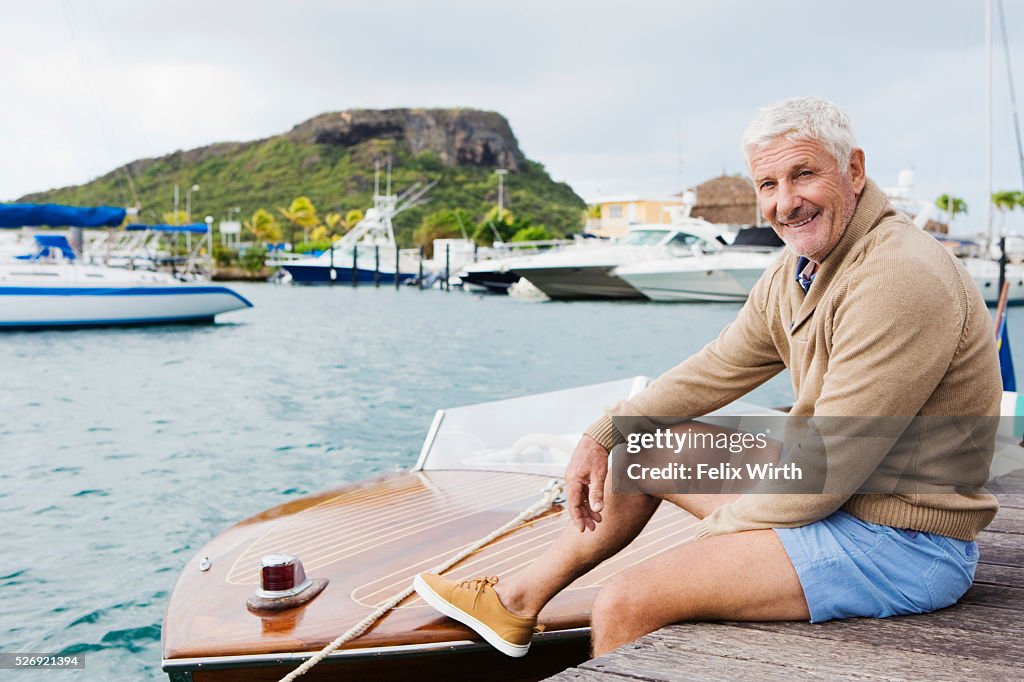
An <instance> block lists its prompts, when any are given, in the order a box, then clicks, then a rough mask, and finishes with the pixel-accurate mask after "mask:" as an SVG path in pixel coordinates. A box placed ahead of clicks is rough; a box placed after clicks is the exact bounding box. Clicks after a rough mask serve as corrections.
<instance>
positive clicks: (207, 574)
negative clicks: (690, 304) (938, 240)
mask: <svg viewBox="0 0 1024 682" xmlns="http://www.w3.org/2000/svg"><path fill="white" fill-rule="evenodd" d="M646 384H647V379H646V378H645V377H633V378H628V379H622V380H618V381H611V382H605V383H600V384H594V385H590V386H584V387H580V388H575V389H568V390H561V391H555V392H551V393H543V394H539V395H532V396H524V397H520V398H513V399H509V400H497V401H492V402H487V403H482V404H476V405H469V406H465V407H458V408H454V409H445V410H439V411H438V412H437V414H436V415H435V417H434V420H433V423H432V425H431V426H430V429H429V431H428V433H427V436H426V439H425V441H424V443H423V447H422V449H421V452H420V456H419V459H418V461H417V463H416V465H415V466H414V467H413V468H412V469H411V470H410V471H406V472H400V473H393V474H389V475H385V476H381V477H379V478H376V479H373V480H369V481H362V482H358V483H352V484H349V485H345V486H342V487H338V488H335V489H333V490H328V491H326V492H322V493H317V494H313V495H310V496H308V497H304V498H301V499H297V500H294V501H290V502H287V503H285V504H282V505H280V506H278V507H275V508H273V509H268V510H266V511H264V512H261V513H259V514H257V515H256V516H253V517H252V518H249V519H247V520H245V521H242V522H241V523H239V524H237V525H236V526H234V527H232V528H230V529H228V530H227V531H225V532H223V533H222V534H221V535H219V536H217V537H215V538H214V539H213V540H212V541H211V542H210V543H209V544H207V545H206V546H205V547H203V548H202V549H201V550H200V551H199V552H198V553H197V554H196V555H195V557H193V558H192V559H191V560H190V561H189V562H188V563H187V564H186V565H185V567H184V569H183V570H182V572H181V575H180V577H179V578H178V581H177V583H176V585H175V587H174V589H173V592H172V594H171V596H170V598H169V602H168V606H167V611H166V616H165V619H164V625H163V628H162V640H163V670H164V671H165V672H167V673H168V674H169V675H170V678H171V679H172V680H181V679H192V680H194V681H198V680H206V681H207V682H215V681H217V680H234V679H240V677H239V676H241V677H244V678H245V679H246V680H277V679H280V678H281V677H282V676H283V675H285V674H286V673H288V672H289V671H290V670H292V669H293V668H295V667H296V666H297V665H299V664H300V663H302V662H303V661H305V660H307V659H309V658H310V657H311V656H313V655H314V654H315V653H316V652H318V651H319V650H321V649H322V648H323V647H324V646H325V645H327V644H328V643H330V642H331V641H332V640H334V639H335V638H336V637H337V636H338V635H340V634H342V633H344V632H345V631H346V630H348V629H349V628H351V627H352V626H353V625H355V624H357V623H359V622H360V621H361V620H362V619H364V618H365V617H367V615H368V614H371V613H372V612H373V611H374V610H375V609H376V608H377V607H378V606H380V605H381V604H382V603H385V602H386V601H388V600H389V598H391V597H392V596H393V595H396V594H400V593H401V592H402V591H403V589H405V588H407V587H408V586H409V585H410V584H411V582H412V579H413V577H414V576H415V575H417V574H418V573H420V572H423V571H429V570H431V569H432V568H434V567H436V566H438V565H439V564H441V563H442V562H444V560H445V559H446V558H448V557H450V556H452V555H454V554H456V553H457V552H459V550H460V549H463V548H465V547H467V545H470V544H471V543H473V541H475V540H477V539H479V538H481V537H482V536H486V535H488V534H489V533H491V532H493V531H494V530H495V529H499V528H500V527H501V526H502V525H503V524H506V523H507V522H509V521H510V520H512V521H514V520H515V519H516V518H517V514H519V513H520V512H522V511H523V510H524V509H525V508H528V507H529V506H531V505H533V504H534V503H535V502H536V501H537V500H539V499H541V498H542V496H543V494H544V491H545V490H546V489H547V488H548V487H549V485H550V484H551V483H552V482H553V481H558V480H559V479H560V478H561V477H562V476H563V475H564V470H565V466H566V464H567V463H568V461H569V458H570V456H571V453H572V451H573V449H574V447H575V443H576V441H577V440H578V438H579V435H580V434H581V433H582V431H583V430H584V429H585V428H586V427H587V426H588V423H589V422H590V421H591V420H592V418H593V417H594V415H595V414H600V411H601V409H602V407H603V406H604V405H607V404H608V403H610V402H614V401H616V400H618V399H622V398H626V397H628V396H630V395H633V394H635V393H636V392H637V391H639V390H641V389H642V388H643V387H644V386H646ZM758 409H759V408H758ZM510 414H514V415H515V419H509V418H508V415H510ZM670 506H671V505H663V506H662V508H661V509H659V511H658V512H657V513H656V514H655V516H654V518H653V520H652V521H651V522H650V523H649V524H648V526H647V528H646V529H645V530H644V532H643V533H642V534H641V535H640V536H639V537H638V538H637V539H636V540H634V542H633V543H632V544H631V545H630V546H629V547H627V548H626V549H625V550H624V551H623V552H621V553H620V554H618V555H617V556H615V557H613V558H612V559H609V560H608V561H606V562H605V563H603V564H602V565H601V566H600V567H599V568H597V569H596V570H594V571H592V572H591V573H589V574H588V575H586V576H584V577H583V578H581V579H579V580H578V581H576V582H575V583H573V584H572V585H571V586H570V587H569V588H568V589H567V590H565V591H564V592H562V593H561V594H560V595H559V596H558V597H556V598H555V599H554V600H553V601H552V602H551V603H550V604H549V605H548V606H547V607H546V608H545V609H544V611H543V612H542V613H541V615H540V623H541V624H542V625H543V626H544V629H543V632H541V633H540V634H538V635H536V638H535V640H534V644H533V649H532V650H531V652H530V655H529V656H527V657H525V658H522V659H508V658H506V657H504V656H503V655H501V654H499V653H497V652H496V651H494V650H492V649H491V648H490V647H489V646H488V645H486V644H485V643H484V642H483V641H482V640H480V638H479V637H478V636H476V635H475V634H474V633H473V632H472V631H470V630H469V629H467V628H465V627H464V626H462V625H461V624H459V623H456V622H454V621H452V620H449V619H447V618H445V617H443V616H441V615H440V614H438V613H437V612H436V611H434V610H433V609H431V608H430V607H429V606H427V605H426V603H424V602H423V601H422V600H421V599H420V598H419V597H418V596H416V595H410V596H409V597H408V598H405V599H404V600H402V601H401V602H400V603H399V604H398V606H397V608H394V609H393V610H391V611H389V612H387V614H386V615H384V617H383V618H381V619H380V620H378V621H376V623H375V624H374V625H373V626H372V627H371V628H370V629H369V630H368V631H366V632H365V633H364V634H362V635H360V636H358V637H356V638H355V639H353V640H352V641H349V642H347V643H345V644H343V645H342V646H341V647H340V648H339V649H338V650H337V651H335V652H333V653H331V654H330V655H329V656H328V657H327V658H326V659H325V660H324V661H323V662H322V663H320V664H319V665H318V666H317V667H314V668H313V669H312V670H311V671H310V672H308V673H306V674H305V675H304V676H303V677H302V679H324V680H326V679H339V678H344V679H413V678H416V679H469V678H468V677H466V675H465V670H467V669H475V670H483V669H486V670H487V671H488V672H487V677H488V679H491V678H494V679H510V678H511V679H540V678H541V677H546V676H548V675H551V674H554V673H555V672H557V671H559V670H562V669H564V668H566V667H568V666H570V665H575V664H576V663H578V662H580V661H582V660H584V659H586V658H587V651H588V647H589V624H590V607H591V604H592V602H593V599H594V596H595V595H596V593H597V590H598V588H599V587H600V586H601V585H602V584H603V583H604V582H605V581H607V580H608V579H609V578H611V577H612V576H613V575H614V574H615V573H616V572H617V571H619V570H621V569H623V568H625V567H627V566H629V565H631V564H634V563H636V562H637V561H641V560H643V559H644V558H647V557H650V556H653V555H655V554H657V553H658V552H659V551H661V549H663V548H664V547H665V546H666V543H671V544H675V543H677V542H685V541H687V540H689V539H692V538H693V537H694V533H695V530H696V520H695V519H694V518H693V517H691V516H689V515H687V514H685V513H683V512H681V511H680V510H678V509H676V508H670ZM567 521H568V511H567V510H566V509H565V505H564V503H563V502H562V501H560V500H557V499H556V500H554V504H553V505H552V506H550V507H549V508H548V509H546V510H545V511H543V512H542V513H541V514H540V515H539V516H537V517H536V518H534V519H532V520H530V521H524V522H522V523H521V524H518V525H516V526H515V527H514V528H512V529H511V530H510V531H508V532H506V533H504V534H502V535H500V536H499V537H497V538H496V539H495V540H493V541H491V542H489V543H487V544H486V545H484V546H483V547H482V548H480V549H479V550H478V551H475V552H473V553H472V554H471V555H469V556H468V557H466V558H465V559H463V560H461V561H459V562H458V563H456V564H455V565H454V567H452V568H451V569H450V570H449V571H448V572H447V575H449V576H452V577H455V578H470V577H474V576H476V575H477V574H479V572H481V571H484V570H486V571H488V572H494V573H497V574H501V575H508V574H510V573H513V572H515V571H517V570H520V569H521V568H522V567H523V566H525V565H526V564H527V563H529V562H530V561H531V560H532V559H534V558H536V557H537V556H538V555H539V554H540V552H541V551H543V549H544V548H545V546H546V545H547V544H548V543H549V542H550V540H551V539H553V538H554V537H556V536H557V534H558V533H559V532H560V531H561V530H562V528H563V527H564V525H565V524H566V523H567ZM280 557H295V558H297V559H298V561H299V562H300V564H299V566H300V567H299V569H298V571H297V573H298V574H299V575H300V576H301V579H300V580H299V583H306V582H308V583H309V585H310V587H309V588H308V589H310V590H316V591H317V594H316V595H315V596H313V597H311V598H309V599H308V600H307V601H305V602H304V603H302V604H300V605H298V606H294V607H289V608H281V609H279V610H271V609H269V608H266V607H267V606H268V604H266V602H261V601H260V600H261V597H260V595H266V594H267V593H268V592H267V591H266V590H265V588H266V586H267V582H266V580H267V577H268V573H271V574H272V573H273V571H272V569H274V567H275V566H278V565H280V563H281V562H280ZM293 565H294V564H293ZM292 575H293V577H294V576H295V575H296V573H293V574H292ZM299 583H295V587H288V588H287V590H295V589H296V588H297V586H298V585H299ZM286 585H287V583H285V584H281V583H278V584H274V585H272V587H276V588H278V589H277V590H275V591H276V592H282V593H283V592H286V591H287V590H286V589H282V588H285V587H286ZM283 599H288V597H283ZM285 604H287V602H285ZM470 663H471V664H472V666H474V667H470V668H467V667H466V666H467V664H470ZM460 671H462V672H460ZM186 675H191V676H192V677H191V678H187V677H184V676H186Z"/></svg>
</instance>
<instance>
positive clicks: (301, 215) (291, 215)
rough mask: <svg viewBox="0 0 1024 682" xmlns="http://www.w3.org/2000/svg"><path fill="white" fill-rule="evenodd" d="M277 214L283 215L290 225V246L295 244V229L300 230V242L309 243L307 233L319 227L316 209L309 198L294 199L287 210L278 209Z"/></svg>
mask: <svg viewBox="0 0 1024 682" xmlns="http://www.w3.org/2000/svg"><path fill="white" fill-rule="evenodd" d="M277 212H278V213H280V214H281V215H283V216H284V217H285V218H286V219H287V220H288V222H290V223H291V224H292V230H291V234H290V235H289V236H290V237H291V242H292V244H294V243H295V228H296V227H299V228H302V241H304V242H305V241H309V231H310V230H312V229H313V228H315V227H318V226H319V225H320V218H319V216H317V214H316V207H315V206H313V202H312V201H311V200H310V198H309V197H306V196H302V197H295V199H293V200H292V203H291V205H290V206H289V207H288V208H278V209H277Z"/></svg>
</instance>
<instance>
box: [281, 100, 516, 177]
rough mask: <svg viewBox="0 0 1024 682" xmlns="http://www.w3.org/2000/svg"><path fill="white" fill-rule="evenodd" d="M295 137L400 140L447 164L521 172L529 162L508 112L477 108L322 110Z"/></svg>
mask: <svg viewBox="0 0 1024 682" xmlns="http://www.w3.org/2000/svg"><path fill="white" fill-rule="evenodd" d="M288 135H289V136H291V137H295V138H298V139H300V140H303V141H304V142H312V143H315V144H328V145H338V146H341V147H354V146H356V145H358V144H360V143H362V142H366V141H368V140H396V141H398V142H400V143H401V144H403V145H405V147H406V149H408V151H409V152H410V153H412V154H413V155H417V156H418V155H419V154H422V153H423V152H433V153H434V154H436V155H437V158H438V159H439V160H440V162H441V163H442V164H443V165H445V166H482V167H487V168H505V169H508V170H509V171H512V172H516V171H518V170H519V167H520V165H522V162H523V153H522V152H521V151H519V143H518V142H517V141H516V138H515V135H513V134H512V129H511V128H510V127H509V125H508V121H506V120H505V117H504V116H502V115H500V114H496V113H494V112H492V111H476V110H473V109H353V110H350V111H342V112H340V113H330V114H321V115H320V116H317V117H315V118H311V119H310V120H308V121H306V122H305V123H300V124H299V125H297V126H295V128H293V129H292V131H291V132H290V133H288Z"/></svg>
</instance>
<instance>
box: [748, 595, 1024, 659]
mask: <svg viewBox="0 0 1024 682" xmlns="http://www.w3.org/2000/svg"><path fill="white" fill-rule="evenodd" d="M940 615H941V616H943V617H942V618H938V617H937V616H940ZM1019 620H1020V618H1019V616H1018V615H1017V614H1015V613H1012V612H1007V611H1005V610H1004V611H997V610H993V609H985V608H978V607H975V606H967V605H962V604H961V605H957V606H954V607H951V608H949V609H943V610H942V611H937V612H935V613H934V614H929V615H927V616H894V617H892V618H881V619H876V618H851V619H849V620H842V621H829V622H827V623H816V624H811V623H730V625H736V626H737V627H746V628H750V629H754V630H766V631H769V632H778V633H784V634H795V635H801V636H805V637H812V638H814V639H819V640H840V641H846V642H860V643H862V644H870V645H872V646H877V647H881V648H886V647H889V648H894V649H897V650H899V651H914V652H918V653H924V654H934V655H937V656H957V657H958V658H966V659H972V658H973V659H979V660H985V661H990V662H994V663H1001V664H1004V665H1011V666H1014V665H1020V664H1021V652H1020V633H1019V632H1018V631H1017V628H1018V622H1019Z"/></svg>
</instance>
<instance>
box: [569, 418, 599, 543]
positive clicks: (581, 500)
mask: <svg viewBox="0 0 1024 682" xmlns="http://www.w3.org/2000/svg"><path fill="white" fill-rule="evenodd" d="M607 476H608V451H607V450H605V449H604V446H603V445H601V444H600V443H598V442H597V441H596V440H594V439H593V438H591V437H590V436H588V435H587V434H583V437H582V438H580V442H579V443H577V444H576V451H575V452H573V453H572V460H570V461H569V466H568V467H567V468H566V470H565V488H566V493H567V500H568V505H569V516H570V517H572V522H573V524H575V526H576V528H578V529H579V531H580V532H581V533H582V532H583V531H585V530H596V529H597V524H599V523H601V510H602V509H604V481H605V478H607Z"/></svg>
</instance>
